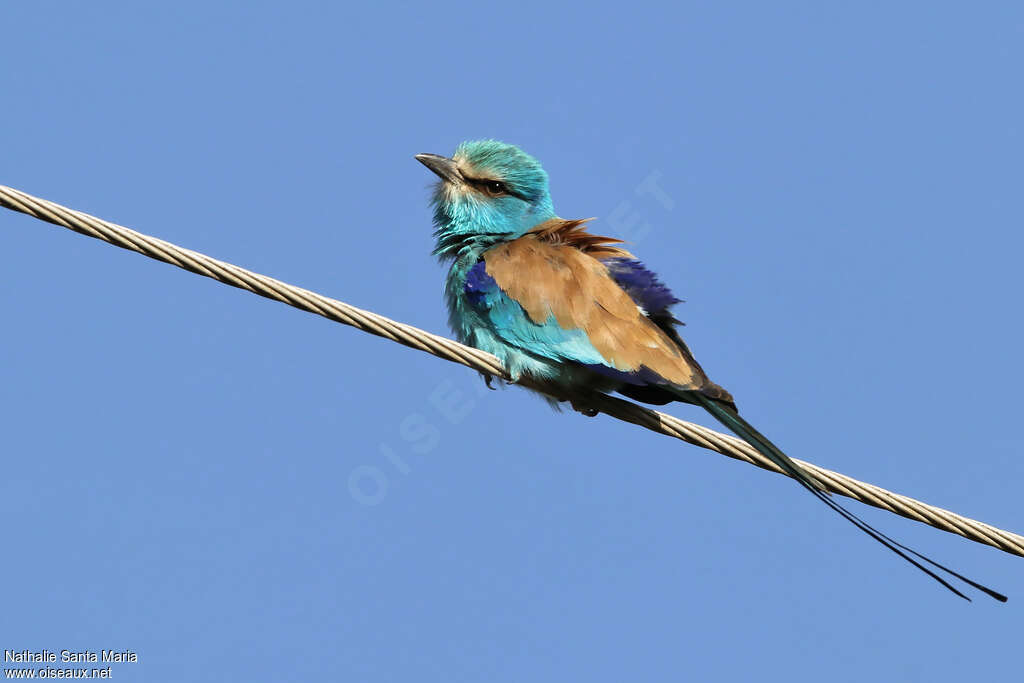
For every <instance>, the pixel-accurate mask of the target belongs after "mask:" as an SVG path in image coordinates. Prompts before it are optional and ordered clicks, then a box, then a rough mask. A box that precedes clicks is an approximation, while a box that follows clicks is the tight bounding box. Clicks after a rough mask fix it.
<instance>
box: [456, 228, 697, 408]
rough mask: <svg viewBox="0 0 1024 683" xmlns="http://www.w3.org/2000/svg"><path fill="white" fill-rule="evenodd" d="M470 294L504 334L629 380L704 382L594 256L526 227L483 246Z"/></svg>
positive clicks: (539, 351)
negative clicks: (522, 233) (496, 243)
mask: <svg viewBox="0 0 1024 683" xmlns="http://www.w3.org/2000/svg"><path fill="white" fill-rule="evenodd" d="M465 293H466V299H467V301H469V303H470V304H471V305H473V306H474V307H475V308H476V309H477V311H478V312H479V313H481V314H482V315H483V317H484V319H485V320H486V321H487V323H488V326H489V327H490V328H491V331H492V332H493V333H494V334H495V335H496V336H498V337H499V338H500V339H501V340H502V341H504V342H505V343H507V344H510V345H512V346H515V347H518V348H520V349H523V350H525V351H527V352H529V353H532V354H534V355H538V356H541V357H544V358H549V359H551V360H555V361H571V362H575V363H581V364H584V365H588V366H590V367H592V368H594V369H595V370H598V371H604V372H606V374H609V375H610V376H613V377H615V378H616V379H620V380H622V381H624V382H628V383H631V384H638V385H662V386H672V387H674V388H676V389H680V390H691V389H701V388H702V387H703V386H704V385H705V384H706V383H707V382H708V380H707V377H706V376H705V375H704V373H703V371H702V370H701V369H700V366H699V365H697V364H696V363H695V362H692V358H691V357H690V356H689V353H688V352H684V350H683V348H680V346H679V345H677V344H676V343H675V342H674V341H673V340H672V339H671V338H670V337H669V335H667V334H666V333H665V332H664V331H663V330H662V329H661V328H659V327H658V325H656V324H655V323H653V322H652V321H651V320H650V319H648V317H647V315H646V314H645V312H644V311H643V310H642V309H641V308H639V307H638V305H637V303H636V302H635V301H634V300H633V299H632V298H631V297H630V295H629V294H627V293H626V291H625V290H623V288H622V287H621V286H619V284H618V283H617V282H616V281H615V279H614V278H613V277H612V276H611V274H610V273H609V270H608V267H607V266H606V265H605V264H603V263H602V262H601V261H599V260H597V259H596V258H594V257H593V256H590V255H588V254H586V253H584V252H583V251H581V250H579V249H577V248H575V247H573V246H568V245H563V244H552V243H548V242H544V241H542V240H539V239H537V238H536V237H535V236H533V235H530V234H527V235H525V236H524V237H521V238H519V239H517V240H513V241H511V242H507V243H505V244H502V245H500V246H497V247H494V248H492V249H490V250H488V251H486V252H485V253H484V257H483V261H482V262H481V263H479V264H477V265H476V266H475V267H474V268H473V269H472V270H471V271H470V273H469V276H468V277H467V279H466V291H465ZM684 348H685V347H684Z"/></svg>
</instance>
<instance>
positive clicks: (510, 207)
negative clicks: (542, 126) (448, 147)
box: [416, 140, 555, 258]
mask: <svg viewBox="0 0 1024 683" xmlns="http://www.w3.org/2000/svg"><path fill="white" fill-rule="evenodd" d="M416 159H417V160H419V161H420V162H421V163H423V165H424V166H426V167H427V168H429V169H430V170H431V171H433V172H434V173H436V174H437V175H438V177H439V178H440V180H439V181H438V183H437V185H436V186H435V188H434V193H433V196H432V197H431V203H432V204H433V206H434V227H435V228H436V230H435V232H434V237H435V238H436V239H437V244H436V246H435V248H434V253H435V254H437V255H439V256H441V257H442V258H445V257H455V256H458V255H459V253H460V252H463V251H465V250H473V249H478V248H486V247H488V246H490V245H493V244H495V243H497V242H501V241H505V240H511V239H515V238H517V237H520V236H522V235H523V234H524V233H525V232H526V231H528V230H529V229H530V228H532V227H533V226H535V225H537V224H538V223H542V222H544V221H546V220H547V219H549V218H553V217H554V215H555V211H554V208H553V207H552V205H551V195H550V193H549V192H548V174H547V173H545V172H544V169H543V168H542V167H541V165H540V162H539V161H537V160H536V159H534V158H533V157H532V156H530V155H529V154H527V153H526V152H524V151H522V150H521V149H519V148H518V147H516V146H515V145H508V144H505V143H503V142H498V141H497V140H474V141H472V142H463V143H462V144H461V145H459V146H458V148H457V149H456V150H455V154H454V155H452V158H450V159H449V158H447V157H442V156H438V155H436V154H417V155H416Z"/></svg>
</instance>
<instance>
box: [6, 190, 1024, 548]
mask: <svg viewBox="0 0 1024 683" xmlns="http://www.w3.org/2000/svg"><path fill="white" fill-rule="evenodd" d="M0 206H3V207H5V208H8V209H11V210H13V211H19V212H21V213H25V214H28V215H29V216H34V217H35V218H38V219H40V220H43V221H46V222H48V223H53V224H55V225H60V226H62V227H65V228H68V229H70V230H74V231H75V232H78V233H81V234H83V235H87V236H89V237H95V238H96V239H101V240H103V241H104V242H109V243H110V244H113V245H114V246H117V247H121V248H122V249H128V250H131V251H135V252H138V253H140V254H143V255H144V256H148V257H150V258H153V259H156V260H158V261H163V262H164V263H170V264H171V265H173V266H177V267H179V268H183V269H185V270H188V271H190V272H193V273H197V274H199V275H204V276H206V277H209V278H212V279H214V280H217V281H218V282H223V283H224V284H227V285H231V286H232V287H238V288H240V289H245V290H248V291H250V292H252V293H254V294H259V295H260V296H262V297H266V298H268V299H273V300H274V301H280V302H281V303H285V304H288V305H289V306H294V307H295V308H299V309H302V310H304V311H308V312H310V313H316V314H317V315H321V316H323V317H325V318H328V319H330V320H334V321H335V322H339V323H343V324H345V325H351V326H352V327H355V328H357V329H360V330H363V331H364V332H369V333H370V334H375V335H377V336H379V337H384V338H385V339H390V340H392V341H395V342H398V343H399V344H403V345H405V346H409V347H411V348H414V349H419V350H420V351H426V352H427V353H429V354H432V355H434V356H437V357H438V358H443V359H445V360H449V361H452V362H454V363H460V364H462V365H465V366H466V367H469V368H472V369H474V370H476V371H478V372H481V373H484V374H488V375H493V376H495V377H501V378H503V379H506V380H508V379H509V376H508V374H507V373H506V372H505V369H504V367H502V365H501V363H500V362H499V361H498V359H497V358H496V357H495V356H493V355H491V354H489V353H487V352H485V351H480V350H479V349H474V348H471V347H469V346H464V345H463V344H460V343H458V342H456V341H454V340H451V339H448V338H446V337H441V336H438V335H436V334H431V333H429V332H426V331H424V330H421V329H418V328H416V327H413V326H411V325H406V324H404V323H400V322H396V321H394V320H390V319H388V318H385V317H384V316H382V315H377V314H376V313H372V312H370V311H364V310H362V309H360V308H356V307H355V306H350V305H349V304H346V303H344V302H342V301H338V300H336V299H330V298H328V297H325V296H323V295H320V294H317V293H316V292H311V291H309V290H308V289H302V288H301V287H295V286H294V285H289V284H287V283H284V282H281V281H280V280H275V279H274V278H271V277H267V276H266V275H260V274H259V273H254V272H252V271H250V270H246V269H245V268H240V267H239V266H235V265H232V264H230V263H226V262H224V261H219V260H217V259H215V258H211V257H209V256H206V255H205V254H201V253H199V252H196V251H192V250H190V249H184V248H182V247H179V246H177V245H175V244H171V243H170V242H165V241H164V240H161V239H157V238H155V237H150V236H149V235H144V234H142V233H139V232H136V231H134V230H130V229H129V228H125V227H123V226H120V225H116V224H114V223H110V222H107V221H104V220H101V219H99V218H96V217H94V216H90V215H88V214H85V213H81V212H79V211H74V210H72V209H68V208H67V207H64V206H61V205H59V204H55V203H53V202H50V201H47V200H45V199H40V198H38V197H33V196H32V195H29V194H25V193H24V192H20V191H18V190H15V189H13V188H10V187H7V186H4V185H0ZM520 384H525V385H527V386H530V383H529V382H528V381H527V382H524V381H520ZM532 388H537V387H532ZM586 404H587V406H588V407H592V408H594V409H595V410H597V411H599V412H602V413H604V414H606V415H609V416H611V417H614V418H617V419H619V420H623V421H625V422H631V423H633V424H635V425H639V426H641V427H644V428H645V429H649V430H651V431H654V432H658V433H659V434H664V435H666V436H671V437H674V438H676V439H680V440H682V441H685V442H687V443H691V444H694V445H695V446H700V447H701V448H706V449H708V450H712V451H715V452H716V453H721V454H722V455H725V456H728V457H730V458H734V459H736V460H742V461H744V462H748V463H750V464H752V465H756V466H758V467H761V468H763V469H766V470H770V471H772V472H777V473H779V474H786V473H785V472H782V471H781V470H780V469H779V467H778V466H776V465H775V463H773V462H771V461H770V460H768V459H767V458H765V457H764V456H763V455H761V454H760V453H759V452H758V451H757V450H755V449H754V448H752V447H751V446H750V445H748V444H747V443H746V442H744V441H742V440H741V439H737V438H735V437H732V436H728V435H725V434H721V433H719V432H716V431H713V430H711V429H708V428H706V427H701V426H700V425H696V424H693V423H691V422H686V421H684V420H680V419H679V418H676V417H673V416H671V415H667V414H665V413H661V412H658V411H656V410H651V409H649V408H644V407H642V406H639V405H637V404H635V403H632V402H630V401H625V400H622V399H619V398H615V397H613V396H608V395H605V394H599V393H592V394H589V395H588V396H587V397H586ZM796 462H797V463H798V464H799V465H800V466H801V467H803V468H805V469H806V470H808V471H809V472H810V473H811V474H812V475H813V476H814V477H815V478H816V479H818V480H819V481H821V482H822V483H823V484H824V485H825V486H826V488H828V490H829V491H832V492H833V493H838V494H840V495H843V496H846V497H848V498H853V499H854V500H859V501H861V502H862V503H866V504H868V505H873V506H874V507H877V508H881V509H883V510H888V511H889V512H893V513H895V514H897V515H900V516H902V517H906V518H908V519H913V520H916V521H918V522H923V523H925V524H928V525H930V526H933V527H935V528H936V529H942V530H943V531H948V532H950V533H953V534H958V535H960V536H963V537H964V538H967V539H970V540H972V541H975V542H977V543H984V544H986V545H990V546H992V547H994V548H998V549H1000V550H1002V551H1004V552H1007V553H1010V554H1013V555H1019V556H1021V557H1024V536H1020V535H1018V534H1015V533H1012V532H1009V531H1004V530H1002V529H998V528H996V527H994V526H991V525H989V524H985V523H983V522H979V521H976V520H973V519H969V518H967V517H963V516H961V515H958V514H956V513H954V512H950V511H949V510H944V509H942V508H939V507H935V506H933V505H928V504H927V503H922V502H921V501H919V500H915V499H913V498H909V497H907V496H903V495H900V494H898V493H893V492H892V491H887V490H886V489H883V488H880V487H878V486H874V485H872V484H867V483H865V482H862V481H858V480H856V479H853V478H851V477H848V476H846V475H844V474H840V473H838V472H833V471H831V470H827V469H824V468H822V467H818V466H817V465H813V464H811V463H809V462H804V461H802V460H796ZM787 476H788V475H787Z"/></svg>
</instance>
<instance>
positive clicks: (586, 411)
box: [569, 399, 599, 417]
mask: <svg viewBox="0 0 1024 683" xmlns="http://www.w3.org/2000/svg"><path fill="white" fill-rule="evenodd" d="M569 403H570V404H571V405H572V409H573V410H575V411H576V412H577V413H582V414H583V415H586V416H587V417H597V413H598V412H599V411H598V410H597V408H591V407H590V406H585V405H581V404H579V403H577V402H576V401H574V400H572V399H569Z"/></svg>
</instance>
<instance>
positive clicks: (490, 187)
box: [484, 180, 506, 197]
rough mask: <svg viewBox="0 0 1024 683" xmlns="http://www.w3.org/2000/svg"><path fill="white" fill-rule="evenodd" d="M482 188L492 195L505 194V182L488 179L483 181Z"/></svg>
mask: <svg viewBox="0 0 1024 683" xmlns="http://www.w3.org/2000/svg"><path fill="white" fill-rule="evenodd" d="M484 189H485V190H487V194H489V195H491V196H492V197H498V196H501V195H503V194H505V192H506V190H505V184H504V183H501V182H498V181H497V180H488V181H487V182H485V183H484Z"/></svg>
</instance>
